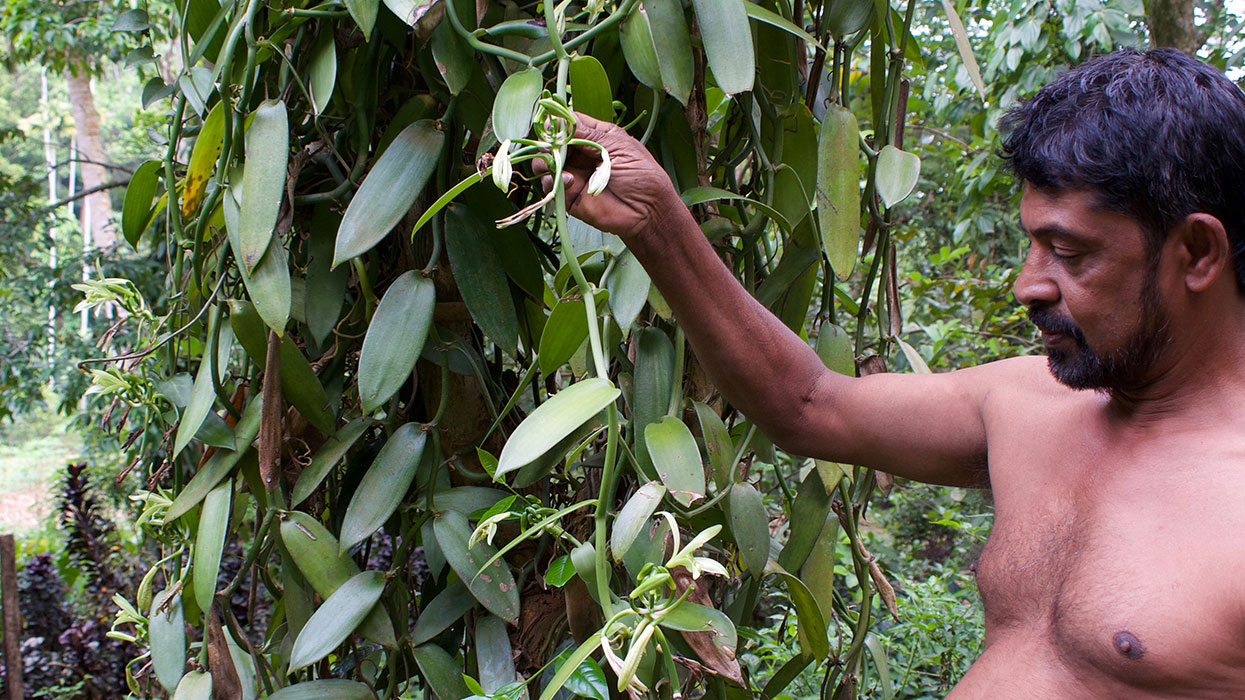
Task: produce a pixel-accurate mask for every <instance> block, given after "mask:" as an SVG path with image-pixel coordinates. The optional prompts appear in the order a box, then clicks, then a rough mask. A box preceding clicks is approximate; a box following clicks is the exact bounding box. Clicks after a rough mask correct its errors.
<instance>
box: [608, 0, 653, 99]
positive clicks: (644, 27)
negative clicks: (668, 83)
mask: <svg viewBox="0 0 1245 700" xmlns="http://www.w3.org/2000/svg"><path fill="white" fill-rule="evenodd" d="M618 38H619V42H620V43H621V44H622V51H623V56H624V57H625V58H626V59H627V67H629V68H630V69H631V73H632V74H633V75H635V77H636V80H639V81H640V82H641V83H643V84H645V85H647V86H648V87H651V88H653V89H654V90H660V89H661V67H660V66H659V65H658V63H657V49H656V48H655V47H654V46H653V33H652V28H651V27H650V26H649V19H648V13H646V12H645V11H644V8H643V7H641V8H638V9H636V10H635V11H633V12H632V13H631V14H630V15H628V16H627V18H626V19H624V20H623V21H622V23H621V24H619V25H618Z"/></svg>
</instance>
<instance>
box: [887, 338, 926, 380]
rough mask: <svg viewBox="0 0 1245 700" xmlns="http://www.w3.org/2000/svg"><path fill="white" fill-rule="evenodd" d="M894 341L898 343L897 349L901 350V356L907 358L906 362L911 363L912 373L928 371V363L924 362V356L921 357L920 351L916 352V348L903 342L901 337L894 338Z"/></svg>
mask: <svg viewBox="0 0 1245 700" xmlns="http://www.w3.org/2000/svg"><path fill="white" fill-rule="evenodd" d="M895 342H897V343H899V349H900V350H903V356H904V357H906V358H908V364H910V365H912V372H913V373H914V374H929V373H930V370H929V365H928V364H926V363H925V358H924V357H921V353H919V352H917V351H916V348H914V347H912V346H911V345H909V344H908V343H906V342H904V340H903V339H902V338H895Z"/></svg>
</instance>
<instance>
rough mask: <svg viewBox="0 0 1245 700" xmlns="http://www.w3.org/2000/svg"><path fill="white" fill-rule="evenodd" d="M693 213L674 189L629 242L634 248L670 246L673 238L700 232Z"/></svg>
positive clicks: (654, 208)
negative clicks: (691, 232)
mask: <svg viewBox="0 0 1245 700" xmlns="http://www.w3.org/2000/svg"><path fill="white" fill-rule="evenodd" d="M699 228H700V227H699V226H697V225H696V219H695V218H693V217H692V212H691V211H690V210H689V209H688V208H687V205H685V204H684V203H683V200H682V199H681V198H680V197H679V195H678V193H676V192H675V191H674V190H673V189H670V190H669V192H668V195H667V196H665V197H663V199H662V201H661V202H660V203H658V204H657V205H656V206H654V207H653V210H652V212H651V213H650V215H649V216H648V217H647V218H646V219H645V221H644V223H643V224H642V225H641V226H640V228H639V230H637V231H636V232H635V233H634V234H633V235H632V236H631V237H630V238H629V240H628V241H627V244H628V245H629V246H631V247H632V248H653V247H659V246H667V245H669V242H670V240H671V239H672V238H673V237H677V236H680V235H684V234H686V233H687V232H688V231H699Z"/></svg>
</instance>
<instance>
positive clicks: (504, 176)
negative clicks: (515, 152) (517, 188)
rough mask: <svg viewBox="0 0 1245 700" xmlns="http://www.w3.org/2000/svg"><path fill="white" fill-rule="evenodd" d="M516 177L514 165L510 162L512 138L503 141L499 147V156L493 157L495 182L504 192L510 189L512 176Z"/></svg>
mask: <svg viewBox="0 0 1245 700" xmlns="http://www.w3.org/2000/svg"><path fill="white" fill-rule="evenodd" d="M512 177H514V166H512V165H511V164H510V139H506V140H505V141H502V142H501V147H500V148H498V149H497V157H496V158H494V159H493V184H494V185H497V189H499V190H501V191H502V192H507V191H509V190H510V178H512Z"/></svg>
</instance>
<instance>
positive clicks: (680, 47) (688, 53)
mask: <svg viewBox="0 0 1245 700" xmlns="http://www.w3.org/2000/svg"><path fill="white" fill-rule="evenodd" d="M644 9H646V10H647V11H648V13H649V29H650V30H651V31H652V32H653V48H654V49H655V50H656V51H657V65H658V67H659V68H660V69H661V82H662V86H663V87H665V88H666V92H668V93H670V94H671V95H672V96H674V99H676V100H678V101H679V103H680V104H682V105H684V106H686V105H687V99H688V97H689V96H691V94H692V83H693V82H694V78H695V76H694V72H695V66H694V64H693V62H692V39H691V36H690V35H689V33H688V30H687V19H686V18H685V17H684V15H683V3H681V2H679V0H647V1H646V2H645V3H644Z"/></svg>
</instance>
